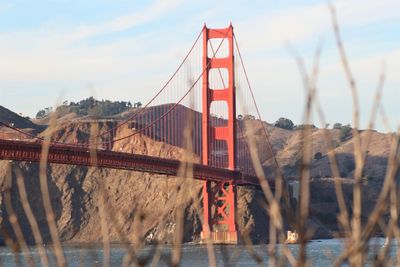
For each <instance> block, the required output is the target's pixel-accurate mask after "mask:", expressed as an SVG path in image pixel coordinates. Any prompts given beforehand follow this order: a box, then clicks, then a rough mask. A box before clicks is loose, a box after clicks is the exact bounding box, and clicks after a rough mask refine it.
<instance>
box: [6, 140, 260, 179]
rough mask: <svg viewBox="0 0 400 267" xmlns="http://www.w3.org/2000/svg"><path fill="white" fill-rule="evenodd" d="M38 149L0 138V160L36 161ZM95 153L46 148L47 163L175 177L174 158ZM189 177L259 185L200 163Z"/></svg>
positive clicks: (36, 145)
mask: <svg viewBox="0 0 400 267" xmlns="http://www.w3.org/2000/svg"><path fill="white" fill-rule="evenodd" d="M41 152H42V143H40V142H27V141H15V140H1V139H0V160H14V161H28V162H39V161H40V154H41ZM96 155H97V162H94V160H93V158H91V157H90V151H89V150H88V148H84V147H76V146H66V145H54V144H53V145H51V146H50V148H49V157H48V162H49V163H57V164H68V165H79V166H97V167H103V168H111V169H123V170H131V171H140V172H149V173H155V174H163V175H169V176H177V175H178V169H179V165H180V164H181V162H180V161H178V160H171V159H164V158H159V157H151V156H145V155H138V154H129V153H121V152H114V151H108V150H101V149H100V150H96ZM193 177H194V178H195V179H198V180H205V179H210V180H213V181H218V182H223V181H228V180H234V181H235V182H236V183H237V184H242V185H245V184H252V185H258V184H259V183H258V179H257V177H254V176H249V175H244V174H242V173H240V172H239V171H234V170H228V169H222V168H215V167H211V166H205V165H202V164H194V165H193Z"/></svg>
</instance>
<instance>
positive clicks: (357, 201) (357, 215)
mask: <svg viewBox="0 0 400 267" xmlns="http://www.w3.org/2000/svg"><path fill="white" fill-rule="evenodd" d="M330 11H331V17H332V26H333V30H334V34H335V40H336V46H337V48H338V50H339V54H340V59H341V62H342V66H343V69H344V72H345V75H346V78H347V81H348V83H349V87H350V91H351V95H352V100H353V146H354V157H355V162H356V167H355V172H354V180H355V183H354V188H353V218H352V223H351V226H352V237H353V240H352V241H353V244H354V245H355V246H358V245H359V244H360V243H361V230H362V229H361V227H362V226H361V212H362V209H361V201H362V199H361V176H362V170H363V167H364V158H363V155H362V149H361V138H360V133H359V131H358V129H359V125H360V122H359V120H360V107H359V102H358V92H357V86H356V82H355V79H354V77H353V74H352V72H351V69H350V65H349V62H348V60H347V56H346V52H345V49H344V46H343V42H342V39H341V35H340V30H339V25H338V22H337V18H336V11H335V8H334V7H333V6H332V5H330ZM363 256H364V255H363V253H362V252H361V251H356V252H355V254H354V255H352V257H351V258H350V263H351V264H352V265H355V266H361V265H363V264H364V257H363Z"/></svg>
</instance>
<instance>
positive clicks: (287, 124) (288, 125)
mask: <svg viewBox="0 0 400 267" xmlns="http://www.w3.org/2000/svg"><path fill="white" fill-rule="evenodd" d="M274 126H276V127H279V128H282V129H287V130H293V128H294V123H293V122H292V121H291V120H289V119H287V118H279V119H278V120H277V121H276V122H275V123H274Z"/></svg>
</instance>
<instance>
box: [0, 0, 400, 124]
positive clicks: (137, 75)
mask: <svg viewBox="0 0 400 267" xmlns="http://www.w3.org/2000/svg"><path fill="white" fill-rule="evenodd" d="M330 3H331V4H333V5H334V6H335V8H336V11H337V15H338V20H339V24H340V29H341V33H342V37H343V41H344V44H345V48H346V52H347V55H348V58H349V61H350V66H351V69H352V72H353V74H354V77H355V79H356V82H357V88H358V94H359V102H360V110H361V128H365V127H367V124H368V121H369V117H370V110H371V107H372V105H373V99H374V95H375V91H376V87H377V84H378V80H379V76H380V74H381V73H382V69H383V66H385V67H384V72H383V73H384V75H385V84H384V89H383V96H382V105H383V107H384V110H385V113H386V115H387V118H388V121H389V125H388V126H389V129H388V128H387V127H386V125H385V124H384V123H383V122H382V120H381V118H380V117H378V122H377V124H376V128H377V129H378V130H380V131H388V130H391V131H394V130H396V129H397V127H399V124H400V107H399V104H400V12H399V10H400V1H399V0H380V1H377V0H336V1H335V0H333V1H331V2H330ZM230 22H232V24H233V26H234V29H235V35H236V38H237V39H238V41H239V44H240V48H241V52H242V55H243V57H244V60H245V64H246V67H247V70H248V74H249V77H250V80H251V83H252V87H253V90H254V94H255V96H256V99H257V101H258V105H259V107H260V111H261V115H262V118H263V120H266V121H268V122H274V121H276V120H277V119H278V118H279V117H286V118H289V119H291V120H293V122H294V123H295V124H301V123H302V122H303V121H302V120H303V110H304V105H305V101H304V100H305V95H304V88H303V83H302V78H301V75H300V74H299V70H298V67H297V65H296V62H295V59H294V56H293V53H291V52H290V49H289V47H292V49H294V50H296V51H297V53H298V54H299V55H300V56H301V57H302V58H303V59H304V62H305V65H306V67H307V70H308V71H309V72H311V70H312V67H313V61H314V53H315V51H316V49H317V47H321V56H320V68H319V71H320V73H319V78H318V84H317V89H318V98H319V100H320V103H321V106H322V108H323V110H324V113H325V116H326V120H327V122H328V123H330V124H331V125H333V124H334V123H336V122H340V123H343V124H347V123H352V111H353V110H352V99H351V92H350V90H349V86H348V84H347V81H346V78H345V75H344V71H343V68H342V65H341V63H340V57H339V54H338V50H337V47H336V45H335V40H334V35H333V30H332V25H331V16H330V12H329V8H328V6H327V1H318V0H309V1H307V0H298V1H291V0H282V1H272V0H253V1H248V0H247V1H246V0H237V1H234V0H220V1H213V0H203V1H183V0H152V1H135V0H133V1H128V0H112V1H111V0H96V1H95V0H93V1H92V0H87V1H85V0H82V1H67V0H32V1H22V0H13V1H11V0H10V1H9V0H5V1H2V0H0V59H1V60H0V105H3V106H5V107H7V108H9V109H11V110H13V111H15V112H17V113H22V114H23V115H24V116H30V117H34V116H35V115H36V113H37V111H38V110H40V109H42V108H44V107H49V106H53V105H54V104H55V103H56V102H57V100H58V99H62V100H69V101H78V100H80V99H83V98H86V97H89V96H91V95H93V94H95V97H97V98H99V99H111V100H124V101H127V100H129V101H131V102H135V101H141V102H142V103H146V102H147V101H148V100H149V99H150V98H151V97H152V96H153V95H154V94H155V92H156V91H157V90H158V89H159V88H160V87H161V86H162V85H163V84H164V83H165V81H166V80H167V79H168V78H169V77H170V76H171V74H172V73H173V72H174V71H175V69H176V68H177V66H178V64H179V63H180V61H181V60H182V58H183V57H184V55H185V53H186V52H187V51H188V49H189V48H190V46H191V44H192V43H193V41H194V39H195V38H196V36H197V34H198V33H199V31H200V30H201V28H202V27H203V25H204V23H206V24H207V26H208V27H211V28H222V27H226V26H228V25H229V23H230ZM314 117H315V116H314ZM314 123H315V124H316V125H317V126H321V125H319V121H318V120H315V122H314Z"/></svg>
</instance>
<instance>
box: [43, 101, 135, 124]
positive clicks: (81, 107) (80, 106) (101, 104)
mask: <svg viewBox="0 0 400 267" xmlns="http://www.w3.org/2000/svg"><path fill="white" fill-rule="evenodd" d="M141 106H142V103H141V102H135V103H134V107H135V108H140V107H141ZM130 108H132V103H131V102H130V101H110V100H101V101H100V100H97V99H95V98H93V97H89V98H86V99H84V100H81V101H79V102H76V103H75V102H70V103H69V104H68V101H64V102H63V104H62V105H61V106H59V107H57V109H56V112H57V113H58V114H60V115H65V114H68V113H71V112H73V113H76V114H78V115H79V116H87V115H89V116H112V115H115V114H118V113H121V112H124V111H126V110H128V109H130ZM51 112H53V109H52V108H45V109H42V110H39V111H38V113H37V114H36V118H37V119H41V118H45V117H47V116H48V115H49V114H50V113H51Z"/></svg>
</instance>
